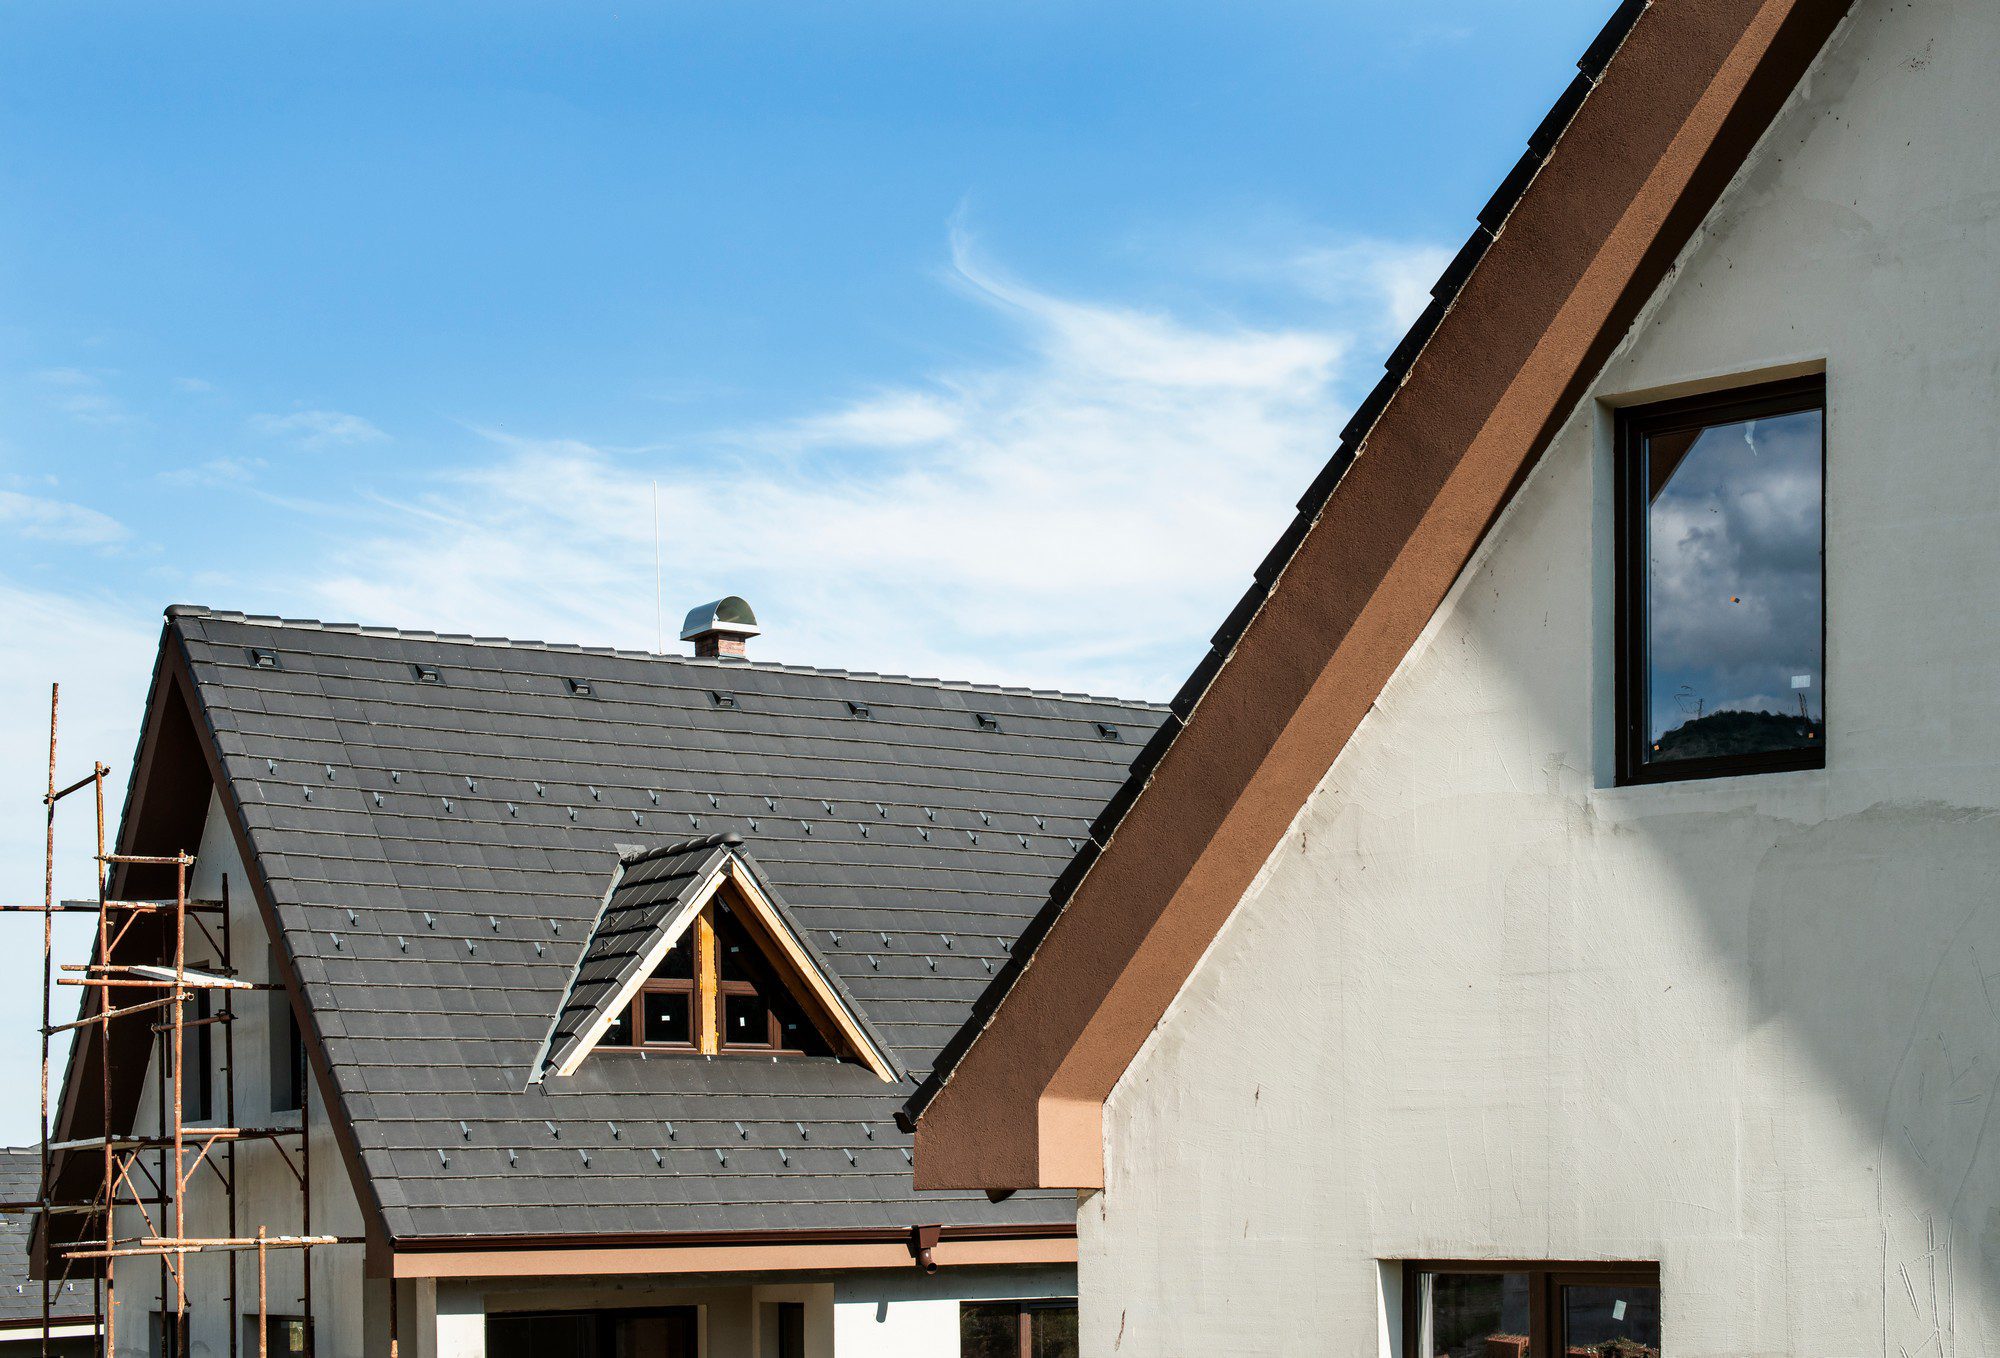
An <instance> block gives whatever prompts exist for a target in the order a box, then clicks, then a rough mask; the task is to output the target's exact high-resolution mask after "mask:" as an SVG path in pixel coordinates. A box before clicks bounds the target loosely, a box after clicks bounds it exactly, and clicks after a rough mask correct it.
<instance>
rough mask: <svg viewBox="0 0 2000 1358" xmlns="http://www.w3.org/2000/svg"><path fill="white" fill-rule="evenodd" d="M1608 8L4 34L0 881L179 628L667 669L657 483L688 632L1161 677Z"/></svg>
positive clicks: (293, 10) (442, 22) (172, 19)
mask: <svg viewBox="0 0 2000 1358" xmlns="http://www.w3.org/2000/svg"><path fill="white" fill-rule="evenodd" d="M1609 8H1610V4H1609V0H1485V2H1484V3H1472V2H1471V0H1458V2H1456V3H1447V2H1446V0H1321V2H1320V3H1316V4H1303V3H1251V4H1245V3H1240V2H1239V3H1233V4H1222V3H1203V4H1178V5H1176V4H1166V5H1162V4H1159V3H1150V4H1145V5H1141V4H1137V3H1070V4H1063V5H1057V4H1048V3H1004V2H1002V3H990V4H982V5H977V6H973V5H937V4H916V3H873V2H871V0H855V2H853V3H848V4H842V5H831V4H819V5H808V4H801V3H787V4H778V3H762V2H761V0H734V2H733V3H730V4H726V5H719V4H713V3H702V4H694V3H660V4H652V5H646V6H638V5H631V4H620V5H608V4H601V3H593V2H591V0H579V2H578V3H571V4H565V5H560V6H558V5H548V4H525V3H506V2H505V0H500V2H497V3H484V4H480V5H477V6H474V5H464V4H459V5H444V4H421V3H400V4H395V5H389V4H345V5H340V6H324V5H313V4H305V3H300V4H287V5H249V4H243V5H204V4H188V5H175V6H171V7H163V6H157V5H143V4H136V3H135V4H90V3H76V2H75V0H64V2H63V3H54V2H52V0H51V2H44V0H17V3H14V4H11V5H9V6H8V7H7V9H6V11H5V13H4V15H0V617H5V618H6V619H7V621H8V623H9V625H8V626H7V627H6V629H5V631H4V633H0V713H4V715H0V796H4V797H5V798H6V800H7V805H9V806H11V807H12V808H13V809H14V810H13V814H11V815H10V816H7V817H4V818H0V894H4V895H8V896H20V897H27V898H33V897H34V896H36V895H38V894H39V874H40V850H39V833H38V829H37V826H36V824H35V816H36V812H37V805H36V801H35V798H36V796H37V794H38V790H39V783H40V779H41V770H40V762H41V758H42V747H43V742H44V741H45V739H46V732H45V729H44V725H43V723H44V718H45V705H46V695H47V685H48V683H49V681H50V680H52V679H60V680H62V681H63V682H64V683H65V686H66V687H65V692H66V704H65V705H66V709H67V713H68V715H67V718H66V721H67V723H68V724H67V727H66V729H67V734H68V742H67V746H68V750H69V756H68V757H67V758H66V759H65V761H64V762H65V771H66V772H67V771H70V770H71V769H72V768H73V767H87V763H88V760H89V759H90V758H91V757H92V756H96V757H100V758H104V759H106V760H107V762H109V763H111V764H112V765H113V766H114V768H115V769H116V777H117V778H119V779H122V777H123V775H124V772H125V762H126V760H127V759H128V758H129V752H130V750H131V748H132V743H133V736H134V731H135V726H136V719H137V716H138V712H139V704H140V699H141V696H142V694H143V687H144V682H145V675H146V672H147V668H148V666H149V664H150V660H151V655H152V651H153V647H154V643H155V639H156V634H157V629H158V625H159V624H158V619H159V612H160V609H161V608H162V607H163V606H165V605H166V604H168V603H172V602H178V601H192V602H201V603H208V604H212V605H215V606H217V607H229V608H241V609H245V610H247V611H254V612H277V613H283V614H287V615H292V616H314V617H322V618H338V619H341V620H347V621H362V622H370V623H390V624H399V625H406V626H417V627H430V628H436V629H439V630H464V631H474V632H480V633H502V634H511V635H516V636H529V637H537V638H542V639H548V640H562V641H581V642H590V643H609V644H618V645H630V646H648V645H651V644H653V639H654V635H655V616H654V606H653V593H654V590H653V584H654V582H653V564H652V551H653V520H652V513H651V508H650V504H651V497H652V493H653V486H654V484H655V483H656V482H657V484H658V487H659V495H660V499H661V502H662V508H663V514H662V520H663V525H664V535H663V536H664V542H665V572H664V574H665V584H664V592H665V596H666V600H667V614H668V617H667V620H666V621H667V635H668V638H669V643H670V645H671V644H672V637H673V634H674V632H675V631H676V630H677V628H676V627H675V623H676V621H677V619H678V616H679V614H680V612H681V611H683V610H685V609H686V608H687V607H688V606H690V605H692V604H694V603H697V602H700V601H701V600H703V599H707V598H711V597H714V596H715V595H717V594H720V593H723V592H740V593H743V594H745V595H747V596H748V597H749V598H750V599H751V600H752V602H753V603H754V604H755V605H756V607H757V608H758V610H759V612H760V614H761V615H762V616H763V618H764V621H765V622H766V624H767V633H766V635H765V636H764V637H762V638H760V640H759V641H758V643H757V644H756V649H755V651H754V654H757V655H759V656H761V657H764V658H769V659H783V660H796V661H802V662H808V663H814V664H832V665H846V666H850V667H855V668H870V669H884V670H901V671H916V672H920V673H944V674H949V675H951V676H953V677H963V678H978V679H989V680H998V681H1006V682H1029V683H1036V684H1047V685H1059V686H1063V687H1072V688H1085V689H1092V690H1097V691H1111V692H1117V693H1120V694H1130V695H1133V696H1145V697H1164V696H1165V695H1167V694H1169V693H1171V692H1172V690H1173V688H1174V687H1175V686H1176V685H1177V683H1178V681H1179V679H1180V678H1181V677H1182V675H1183V674H1184V673H1185V672H1186V670H1187V669H1188V668H1189V667H1190V666H1191V665H1192V664H1193V662H1194V660H1195V659H1196V658H1197V657H1198V655H1199V653H1200V650H1201V647H1202V645H1203V644H1204V643H1205V639H1206V637H1207V635H1208V633H1209V631H1210V630H1211V629H1212V628H1213V626H1214V625H1215V623H1216V622H1217V621H1218V620H1219V619H1220V618H1221V616H1222V615H1223V613H1224V612H1226V610H1227V609H1228V607H1229V605H1230V604H1231V603H1232V602H1233V601H1234V600H1235V598H1236V597H1237V595H1238V594H1239V593H1240V592H1241V590H1242V588H1243V586H1244V584H1245V582H1246V580H1247V577H1248V573H1249V571H1250V569H1251V568H1252V567H1253V566H1254V564H1255V562H1256V561H1257V559H1258V558H1259V557H1260V556H1261V555H1262V553H1263V551H1264V549H1265V547H1266V546H1267V545H1268V543H1269V541H1270V540H1271V539H1272V538H1273V537H1274V536H1275V534H1276V533H1277V531H1278V530H1279V528H1280V527H1282V525H1283V523H1284V521H1285V519H1286V518H1287V517H1288V515H1289V510H1290V505H1291V502H1292V500H1293V499H1294V498H1295V497H1296V495H1297V494H1298V492H1299V491H1300V490H1301V489H1302V488H1303V487H1304V485H1305V484H1306V482H1307V481H1308V480H1310V478H1311V475H1312V473H1313V471H1314V470H1316V469H1317V467H1318V466H1319V464H1320V463H1321V462H1322V461H1323V460H1324V458H1325V457H1326V455H1327V454H1328V453H1329V452H1330V451H1331V448H1332V445H1333V434H1334V431H1335V430H1337V429H1338V427H1339V426H1340V424H1341V422H1342V421H1343V419H1344V418H1345V414H1346V411H1347V409H1348V408H1349V406H1350V404H1351V402H1352V401H1353V400H1354V399H1355V398H1356V397H1358V396H1359V395H1360V394H1361V393H1362V392H1365V391H1366V389H1367V388H1368V386H1369V385H1371V384H1372V382H1373V380H1374V377H1375V374H1376V373H1377V372H1378V371H1379V364H1380V361H1381V357H1382V355H1384V354H1385V353H1386V352H1387V351H1388V349H1389V348H1390V347H1391V345H1392V344H1393V342H1394V339H1395V337H1396V335H1397V334H1398V332H1399V330H1400V328H1401V325H1402V323H1403V322H1404V321H1406V320H1407V319H1408V317H1409V316H1410V315H1412V314H1414V311H1415V310H1416V309H1417V308H1418V307H1419V306H1420V305H1421V303H1422V300H1423V296H1424V292H1425V290H1426V289H1427V287H1428V285H1429V283H1430V282H1431V280H1432V278H1433V277H1434V276H1435V275H1436V273H1437V270H1438V268H1439V267H1440V266H1441V264H1442V263H1443V261H1444V259H1445V258H1446V257H1448V254H1449V252H1450V251H1451V250H1453V249H1455V248H1456V246H1457V245H1458V243H1459V242H1460V241H1461V240H1462V239H1463V238H1464V236H1465V234H1466V233H1467V231H1468V230H1469V229H1470V227H1471V224H1472V219H1473V214H1474V213H1475V212H1476V211H1477V209H1478V208H1479V206H1480V204H1481V203H1483V202H1484V201H1485V198H1486V196H1487V194H1488V193H1489V192H1490V191H1491V189H1492V188H1493V186H1494V185H1495V184H1496V183H1497V182H1498V181H1499V179H1500V177H1501V175H1502V174H1503V173H1504V172H1505V170H1506V169H1507V167H1508V166H1509V165H1511V164H1512V162H1513V161H1514V159H1515V158H1516V156H1517V155H1518V154H1519V153H1520V150H1521V147H1522V145H1523V143H1524V141H1525V139H1526V137H1527V134H1528V133H1529V131H1530V130H1531V129H1532V128H1533V127H1534V125H1535V123H1536V121H1537V120H1538V119H1539V118H1540V116H1541V114H1542V112H1543V111H1544V110H1545V109H1546V107H1547V106H1548V104H1549V103H1550V102H1551V101H1552V100H1553V98H1554V97H1555V95H1556V94H1557V93H1558V92H1560V90H1561V89H1562V87H1563V86H1564V85H1565V84H1566V83H1567V82H1568V80H1569V78H1570V76H1571V74H1572V63H1573V61H1574V59H1575V58H1576V56H1577V55H1578V54H1579V53H1581V51H1582V50H1583V48H1584V46H1585V45H1586V43H1587V42H1588V41H1589V39H1590V37H1591V36H1592V35H1593V34H1594V33H1595V31H1596V29H1597V26H1598V24H1599V23H1600V22H1601V21H1602V19H1603V18H1604V17H1605V15H1606V14H1607V13H1608V11H1609ZM70 845H71V847H72V848H75V849H77V850H80V849H81V845H82V840H81V838H80V837H78V838H75V839H73V840H71V841H70ZM75 861H76V855H75V854H74V853H73V854H71V855H70V862H69V864H68V865H66V867H65V872H66V880H67V882H68V884H69V886H70V888H71V889H72V890H76V891H78V892H82V891H83V890H85V889H86V887H87V880H88V878H87V870H86V871H84V872H78V871H77V870H76V869H75V867H74V863H75ZM23 941H24V942H25V941H26V940H25V937H24V940H23ZM14 970H15V971H18V970H19V967H18V965H17V966H16V967H15V968H14ZM16 980H19V981H21V983H22V985H25V984H26V982H27V976H26V973H25V972H23V973H22V974H21V976H20V977H18V978H17V977H16V976H15V975H14V974H13V973H12V972H11V971H10V972H7V973H4V974H0V982H5V983H7V984H6V985H5V988H6V990H8V991H10V992H13V993H21V990H22V985H15V984H12V982H14V981H16ZM17 1020H18V1021H17ZM27 1022H28V1020H27V1015H26V1014H25V1013H12V1012H9V1011H8V1009H7V1008H6V1006H5V1005H4V1004H0V1025H5V1027H4V1029H0V1077H4V1078H10V1079H11V1078H14V1077H16V1076H20V1075H25V1073H26V1069H27V1067H26V1066H24V1065H23V1062H29V1061H32V1059H33V1058H32V1039H31V1035H30V1031H29V1029H28V1027H27V1026H26V1025H27ZM16 1087H25V1086H16ZM31 1134H32V1115H29V1116H28V1119H27V1121H26V1122H22V1120H21V1119H20V1118H19V1117H18V1116H16V1117H14V1118H13V1119H12V1121H10V1122H8V1123H5V1124H0V1136H18V1137H23V1138H25V1137H27V1136H29V1135H31Z"/></svg>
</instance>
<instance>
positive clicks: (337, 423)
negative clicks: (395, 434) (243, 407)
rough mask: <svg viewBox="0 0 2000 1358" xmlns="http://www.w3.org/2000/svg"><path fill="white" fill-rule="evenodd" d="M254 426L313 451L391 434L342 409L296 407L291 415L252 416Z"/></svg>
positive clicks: (266, 434) (365, 441) (376, 438)
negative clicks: (301, 408)
mask: <svg viewBox="0 0 2000 1358" xmlns="http://www.w3.org/2000/svg"><path fill="white" fill-rule="evenodd" d="M250 427H251V428H252V429H254V430H255V431H256V432H257V433H259V434H262V435H264V436H265V437H266V438H273V439H282V440H284V441H286V442H289V443H291V444H293V445H294V446H295V447H299V448H303V449H306V450H307V451H309V452H318V451H320V450H322V449H325V448H339V447H343V446H346V445H350V444H357V443H380V442H381V441H382V440H384V439H386V438H388V437H389V436H388V435H387V434H385V433H383V432H382V431H381V430H380V429H378V428H376V427H375V426H374V425H373V424H371V423H369V422H368V421H367V420H365V419H363V418H361V416H359V415H349V414H347V413H346V412H345V411H340V410H295V411H293V412H292V413H291V414H289V415H252V416H251V417H250Z"/></svg>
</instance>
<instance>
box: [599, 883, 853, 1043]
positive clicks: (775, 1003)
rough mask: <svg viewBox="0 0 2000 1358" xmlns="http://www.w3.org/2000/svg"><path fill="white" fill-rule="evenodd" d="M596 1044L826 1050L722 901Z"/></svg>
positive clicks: (703, 917)
mask: <svg viewBox="0 0 2000 1358" xmlns="http://www.w3.org/2000/svg"><path fill="white" fill-rule="evenodd" d="M598 1045H599V1046H600V1047H643V1048H646V1049H649V1050H665V1051H684V1052H685V1051H698V1052H707V1053H714V1052H743V1051H755V1052H773V1053H776V1052H796V1053H799V1054H801V1055H806V1056H824V1055H826V1054H828V1052H829V1051H830V1050H831V1048H830V1047H829V1046H828V1044H827V1042H826V1039H825V1038H823V1037H822V1036H821V1035H820V1033H819V1030H818V1029H817V1028H815V1027H814V1026H813V1024H812V1023H811V1022H810V1021H809V1020H808V1019H807V1018H806V1016H805V1013H804V1011H803V1010H802V1009H801V1008H800V1007H799V1005H798V1003H797V1002H796V1001H795V1000H793V998H792V996H791V992H790V991H788V990H787V989H786V987H785V985H784V983H783V981H782V980H780V979H779V976H778V972H777V969H776V968H775V967H774V966H773V965H772V962H771V959H770V958H769V957H768V956H767V955H766V953H765V951H764V949H763V948H762V947H761V946H760V945H759V944H758V942H757V941H756V939H754V938H753V937H752V936H751V934H750V931H749V930H748V929H747V928H745V927H744V924H743V921H742V919H741V918H739V916H738V914H737V912H736V911H734V910H732V909H730V907H729V904H728V902H727V901H724V900H722V899H721V898H720V897H718V898H717V899H715V900H713V901H711V902H710V904H709V905H708V906H707V907H706V908H705V909H704V910H702V912H701V913H700V914H699V915H697V916H696V917H695V918H694V920H693V922H692V923H691V924H690V925H689V927H688V929H687V931H686V932H685V933H683V934H682V935H681V938H680V941H679V942H677V943H676V944H674V946H673V947H672V948H671V949H669V950H668V952H667V955H666V957H665V958H664V959H662V960H661V962H660V964H659V966H657V967H655V968H654V969H653V973H652V975H650V976H648V977H647V978H646V980H645V981H644V982H643V983H642V984H641V985H640V986H639V988H638V990H637V991H636V992H634V994H633V996H632V999H631V1002H630V1003H629V1004H627V1005H625V1006H624V1007H622V1008H621V1009H620V1010H619V1012H618V1014H617V1015H616V1017H614V1018H613V1019H612V1020H611V1024H610V1026H609V1027H607V1028H606V1029H605V1032H604V1036H603V1037H602V1038H600V1039H599V1041H598Z"/></svg>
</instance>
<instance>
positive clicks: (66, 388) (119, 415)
mask: <svg viewBox="0 0 2000 1358" xmlns="http://www.w3.org/2000/svg"><path fill="white" fill-rule="evenodd" d="M104 376H105V375H104V374H102V373H97V372H92V371H90V370H88V369H85V368H44V369H42V370H41V371H40V372H38V373H36V374H35V380H36V381H37V382H39V383H40V384H41V386H42V388H43V390H45V391H46V392H47V393H48V398H49V400H50V402H51V403H52V404H53V405H54V406H55V407H56V409H58V410H60V411H62V412H63V413H64V414H65V415H68V416H70V417H71V418H72V419H76V420H79V421H81V422H83V423H84V424H97V425H111V424H125V423H127V422H128V421H130V419H131V418H132V417H131V415H130V414H129V413H128V412H127V411H126V409H125V406H124V403H123V402H121V401H120V400H119V399H118V398H117V397H116V396H114V395H112V393H111V390H110V388H109V387H108V386H107V385H106V383H105V380H104Z"/></svg>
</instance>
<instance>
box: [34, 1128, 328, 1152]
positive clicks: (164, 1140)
mask: <svg viewBox="0 0 2000 1358" xmlns="http://www.w3.org/2000/svg"><path fill="white" fill-rule="evenodd" d="M299 1131H300V1129H299V1128H297V1127H205V1126H202V1125H201V1124H199V1123H195V1124H190V1125H189V1126H188V1127H187V1129H186V1130H185V1131H184V1132H182V1134H181V1143H182V1144H183V1145H185V1146H193V1145H196V1144H198V1143H201V1142H216V1141H276V1140H277V1139H279V1138H280V1137H286V1136H297V1135H298V1134H299ZM173 1144H174V1139H173V1138H172V1137H170V1136H114V1137H112V1138H111V1149H112V1150H115V1151H156V1150H163V1149H166V1148H167V1147H170V1146H172V1145H173ZM104 1145H105V1139H104V1138H103V1137H101V1136H87V1137H84V1138H82V1139H81V1140H77V1141H51V1142H50V1143H49V1149H50V1150H51V1151H81V1150H99V1151H101V1150H103V1149H104Z"/></svg>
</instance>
